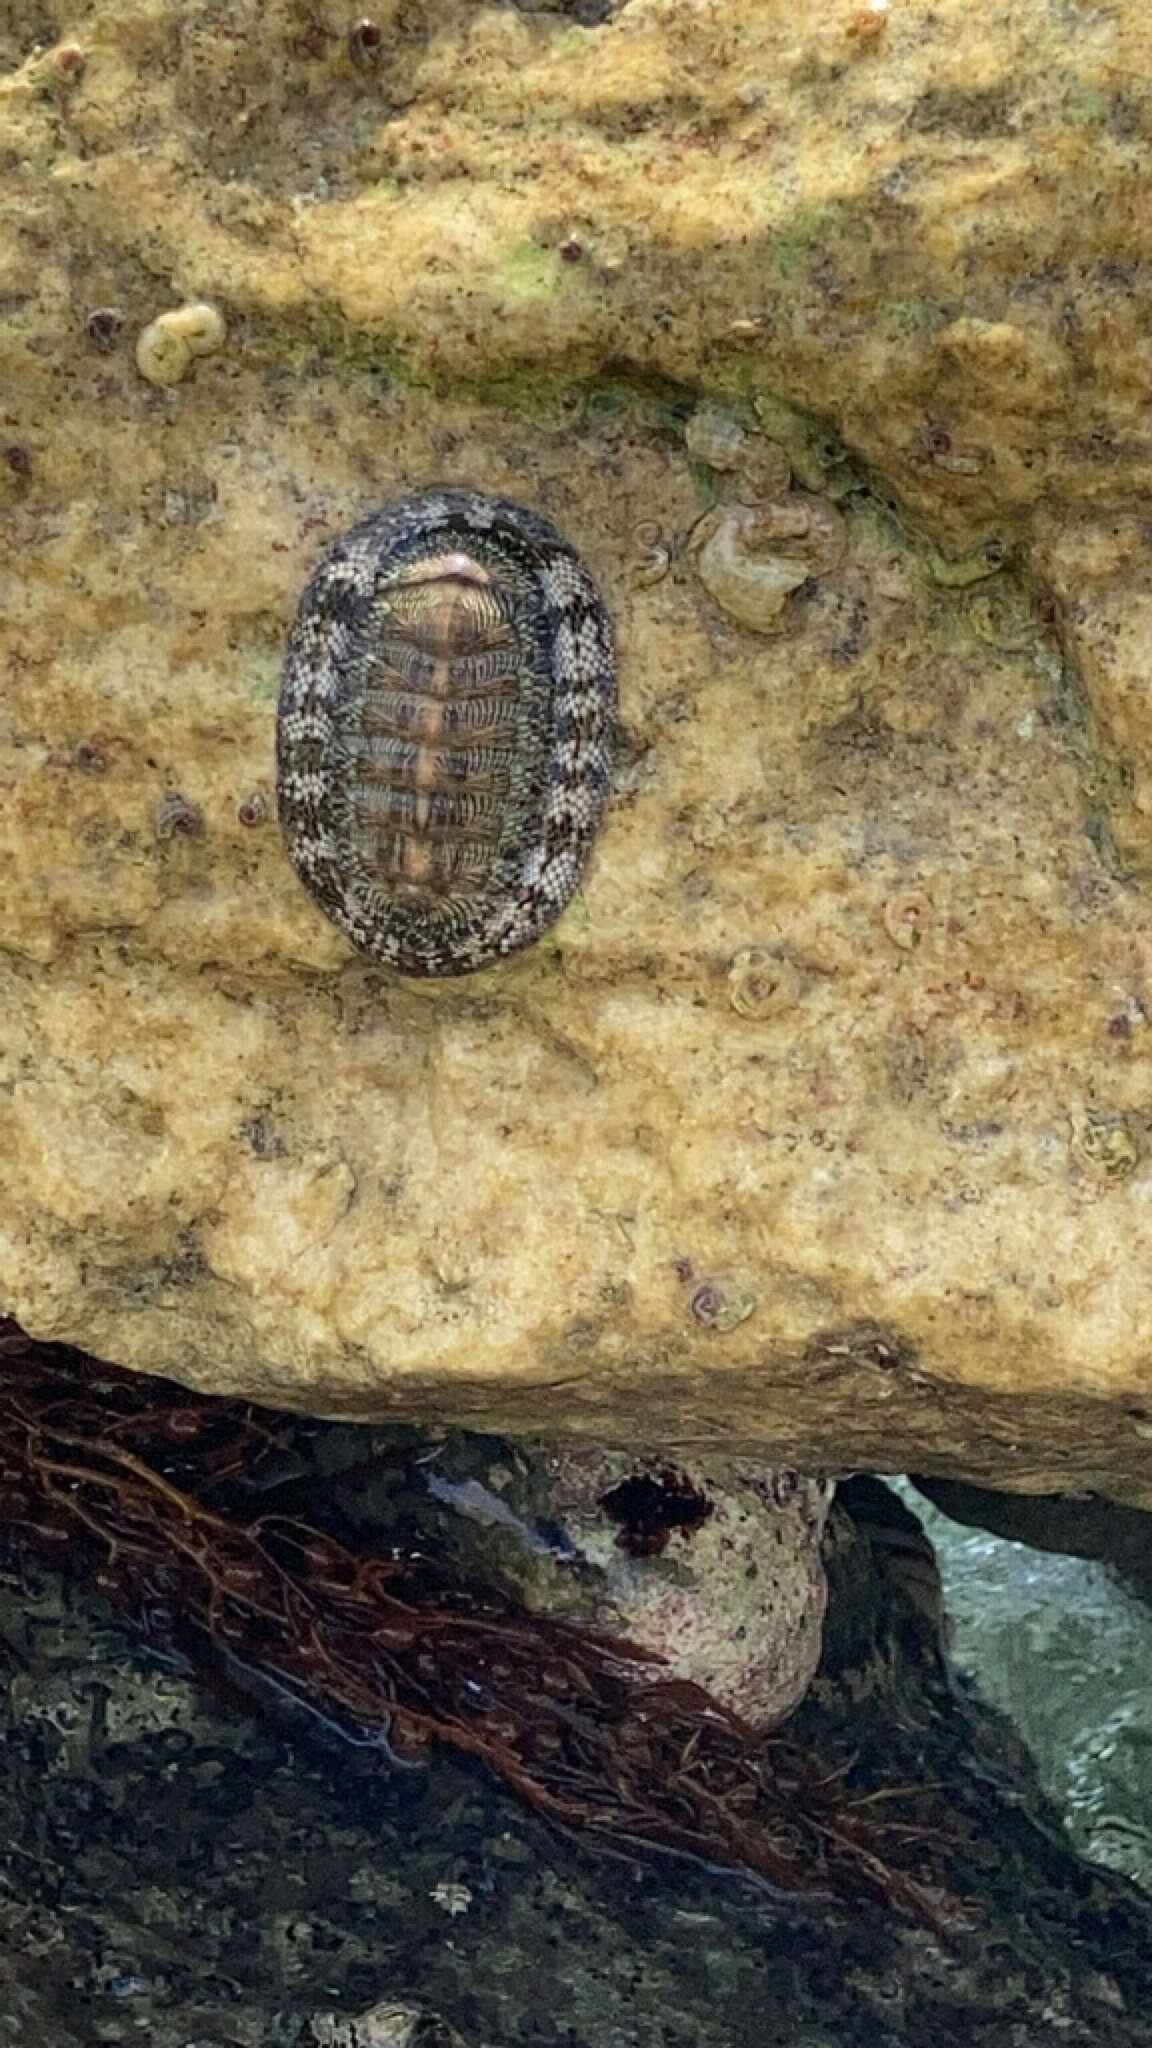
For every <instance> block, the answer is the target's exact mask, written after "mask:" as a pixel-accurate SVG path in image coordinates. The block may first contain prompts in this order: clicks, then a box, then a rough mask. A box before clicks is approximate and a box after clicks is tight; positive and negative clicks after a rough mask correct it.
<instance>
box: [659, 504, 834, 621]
mask: <svg viewBox="0 0 1152 2048" xmlns="http://www.w3.org/2000/svg"><path fill="white" fill-rule="evenodd" d="M692 546H693V548H694V549H695V550H696V551H697V561H696V568H697V573H698V575H699V577H700V581H701V583H702V584H703V585H704V588H705V589H706V590H707V591H708V592H709V594H710V596H711V597H713V598H714V599H715V601H716V603H717V604H718V605H719V606H720V609H721V611H725V612H727V613H728V614H729V616H730V617H731V618H734V619H736V620H738V621H739V623H740V625H742V626H747V627H748V628H749V630H750V631H751V632H753V633H771V632H774V631H775V630H776V628H777V626H778V625H779V623H780V614H781V612H782V611H783V609H784V606H785V603H786V602H787V600H788V598H789V597H790V596H791V594H792V592H793V591H794V590H798V589H799V588H800V585H801V584H802V583H804V582H806V581H807V579H808V577H809V576H811V575H814V574H819V573H821V572H822V571H826V570H828V569H830V568H832V567H834V566H835V564H836V563H837V562H838V561H839V560H840V557H841V555H842V554H843V552H844V523H843V521H842V519H841V518H840V515H839V513H838V512H837V511H836V509H835V507H834V506H833V505H831V504H829V503H828V501H827V500H826V499H823V498H816V497H810V496H808V495H807V494H806V493H805V492H801V491H795V492H791V493H790V494H789V495H788V496H787V497H786V498H784V499H782V500H780V501H778V502H777V503H774V504H770V505H718V506H716V507H715V509H714V510H713V511H711V512H707V513H705V515H704V518H703V519H702V520H700V522H699V524H698V525H697V526H696V528H695V530H694V532H693V535H692Z"/></svg>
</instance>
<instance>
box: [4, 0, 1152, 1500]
mask: <svg viewBox="0 0 1152 2048" xmlns="http://www.w3.org/2000/svg"><path fill="white" fill-rule="evenodd" d="M591 15H603V17H604V19H603V20H602V21H600V22H599V23H598V24H595V23H593V24H589V22H588V17H589V16H591ZM1145 53H1146V19H1145V15H1144V10H1143V9H1142V8H1138V7H1137V6H1136V5H1135V4H1132V0H1130V4H1123V0H1121V4H1118V5H1117V6H1115V7H1113V8H1110V9H1109V10H1108V11H1107V12H1106V13H1105V12H1103V11H1100V10H1090V9H1087V8H1079V7H1074V6H1073V7H1056V6H1053V7H1051V8H1048V7H1035V8H1029V9H1019V10H1011V11H1005V12H1003V13H1001V14H998V15H996V14H994V15H993V16H988V15H987V14H985V13H980V12H979V11H976V10H973V9H971V8H970V6H968V5H967V4H966V0H935V4H933V5H931V6H930V5H928V4H927V0H903V4H900V5H894V6H893V7H892V8H891V9H890V10H889V11H888V13H887V14H886V15H885V14H880V13H874V12H870V11H869V10H868V9H867V8H860V7H854V6H853V5H851V4H845V5H844V6H842V7H839V8H836V7H833V8H829V7H828V6H827V5H826V4H825V0H818V4H817V0H798V4H797V5H794V6H792V7H790V8H788V9H787V10H786V11H783V12H782V11H781V10H780V9H778V8H775V7H769V6H765V5H762V4H758V0H724V4H722V5H721V4H719V0H716V4H702V5H697V6H692V7H685V6H684V4H683V0H629V4H627V5H625V6H623V7H618V8H608V7H605V8H602V9H597V8H594V7H592V8H568V9H562V10H556V9H552V10H551V11H541V12H539V13H533V12H531V11H529V10H527V9H525V8H522V7H519V6H504V7H494V6H493V7H489V6H477V5H474V4H471V0H437V4H436V5H435V6H432V5H431V4H429V5H427V6H422V5H421V4H419V0H385V4H383V5H382V6H381V7H380V8H379V9H378V10H376V12H375V14H374V15H373V16H371V17H365V18H363V19H362V20H360V21H359V22H358V23H355V24H354V22H353V17H352V16H351V15H350V13H349V11H348V10H346V9H345V8H344V7H343V6H342V5H338V4H335V0H312V4H309V5H308V6H304V5H301V4H297V0H269V4H266V5H257V0H230V4H229V5H228V6H226V7H224V8H221V7H218V6H215V5H212V6H209V5H198V4H193V5H190V6H185V7H181V8H180V9H178V10H177V9H171V8H168V7H163V6H159V5H156V4H153V0H89V4H87V5H82V6H81V7H80V8H79V9H76V10H70V11H68V12H67V13H66V12H65V11H64V9H63V8H62V7H58V6H56V5H55V4H54V0H43V4H41V5H39V6H38V7H37V8H36V9H35V10H33V11H32V13H31V14H30V12H29V10H28V8H27V7H26V6H24V5H23V4H19V5H18V4H11V5H8V6H2V5H0V65H2V66H3V67H4V69H3V75H2V77H0V219H2V222H3V226H2V229H0V279H2V286H0V288H2V291H3V315H2V321H0V386H2V389H3V443H4V445H3V448H2V449H0V455H2V458H3V459H2V460H0V522H2V538H3V566H2V567H0V582H2V593H0V594H2V604H0V613H2V616H3V621H4V623H3V627H2V628H0V630H2V633H3V638H4V664H5V666H4V675H5V687H4V693H3V701H2V705H0V790H2V792H3V802H2V811H0V947H2V948H3V951H2V952H0V1002H2V1005H3V1018H4V1032H3V1044H2V1048H0V1075H2V1080H3V1086H2V1090H0V1150H2V1156H3V1158H4V1161H5V1202H4V1207H3V1213H2V1214H0V1306H2V1307H3V1308H4V1309H6V1310H8V1311H10V1312H12V1313H14V1314H16V1315H18V1316H19V1317H20V1319H21V1320H22V1321H23V1322H24V1324H25V1325H26V1326H27V1327H28V1328H29V1329H30V1330H32V1331H33V1332H34V1333H36V1334H37V1335H40V1336H45V1337H56V1338H67V1339H69V1340H71V1341H75V1342H77V1343H81V1344H83V1345H84V1346H86V1347H87V1348H89V1349H90V1350H93V1351H95V1352H97V1353H101V1354H103V1355H105V1356H107V1357H111V1358H115V1359H118V1360H120V1361H122V1362H124V1363H129V1364H131V1363H136V1364H139V1365H143V1366H147V1367H149V1368H151V1369H153V1370H160V1371H168V1372H170V1373H172V1374H174V1375H177V1376H179V1377H183V1378H185V1379H187V1380H189V1381H190V1382H193V1383H195V1384H197V1385H199V1386H204V1387H209V1388H213V1389H216V1390H228V1389H237V1390H242V1391H244V1392H246V1393H249V1394H252V1395H255V1396H258V1397H263V1398H265V1399H269V1400H273V1401H276V1402H280V1403H287V1404H296V1405H300V1406H306V1407H309V1408H313V1409H317V1410H321V1411H325V1412H328V1413H344V1414H355V1415H361V1416H369V1417H370V1416H382V1415H385V1414H390V1413H396V1412H398V1411H400V1412H409V1413H412V1414H420V1413H423V1414H429V1413H432V1412H436V1413H444V1414H450V1415H452V1416H454V1417H457V1418H460V1419H471V1420H473V1421H485V1422H493V1423H498V1424H500V1425H501V1426H502V1427H504V1428H507V1429H513V1430H515V1429H525V1428H535V1429H540V1430H544V1431H547V1432H548V1433H549V1434H550V1435H553V1436H554V1435H556V1434H557V1433H558V1432H565V1431H571V1432H573V1433H576V1434H584V1435H587V1434H593V1435H595V1436H597V1437H599V1438H602V1439H609V1438H614V1439H616V1440H618V1441H635V1440H644V1441H650V1442H651V1441H655V1442H659V1443H665V1442H672V1441H687V1442H691V1443H694V1444H696V1445H697V1446H706V1445H708V1444H716V1443H723V1444H726V1445H729V1446H733V1447H737V1448H739V1447H740V1446H744V1447H746V1448H748V1449H751V1448H754V1447H757V1446H760V1447H763V1446H770V1447H771V1448H772V1452H773V1458H774V1461H775V1462H776V1463H783V1462H787V1463H790V1464H800V1465H801V1466H803V1465H805V1464H808V1465H811V1466H821V1467H827V1466H832V1465H836V1464H843V1465H846V1466H847V1465H872V1466H897V1467H912V1468H913V1469H917V1470H921V1471H927V1472H931V1471H934V1470H935V1471H941V1472H949V1471H950V1472H953V1473H958V1474H963V1475H966V1476H968V1477H970V1478H972V1479H975V1480H980V1479H981V1478H985V1479H993V1480H994V1481H995V1483H996V1484H998V1485H1001V1486H1004V1485H1017V1486H1024V1487H1032V1488H1035V1489H1048V1490H1060V1489H1062V1488H1065V1487H1069V1486H1076V1487H1084V1486H1089V1487H1096V1488H1098V1489H1099V1490H1102V1491H1106V1492H1110V1493H1112V1494H1114V1495H1117V1496H1119V1497H1122V1498H1128V1499H1131V1500H1133V1501H1139V1500H1141V1499H1147V1498H1149V1497H1150V1488H1149V1483H1148V1480H1147V1468H1148V1452H1149V1440H1150V1438H1152V1376H1150V1372H1149V1365H1148V1346H1147V1340H1146V1337H1145V1334H1144V1328H1143V1323H1144V1312H1145V1303H1146V1300H1147V1292H1148V1283H1147V1275H1148V1273H1149V1271H1150V1270H1152V1147H1150V1145H1149V1134H1150V1133H1152V1093H1150V1091H1149V1086H1148V1081H1147V1077H1146V1071H1145V1055H1146V1039H1147V1035H1148V1032H1149V1028H1150V1022H1149V1020H1150V1018H1152V989H1150V986H1149V978H1150V964H1152V907H1150V904H1149V900H1148V896H1147V892H1146V886H1145V883H1146V877H1147V875H1148V872H1149V870H1150V868H1152V828H1150V826H1149V822H1148V820H1149V816H1150V815H1152V794H1150V793H1149V792H1150V790H1152V720H1150V719H1149V717H1148V715H1147V711H1146V704H1147V687H1146V681H1145V674H1144V667H1145V657H1144V648H1145V646H1146V642H1147V634H1146V631H1145V626H1144V624H1143V623H1142V622H1143V621H1145V620H1146V617H1147V614H1148V609H1149V603H1150V598H1149V592H1150V591H1152V556H1150V553H1149V543H1148V537H1147V529H1146V523H1145V522H1144V520H1143V518H1142V516H1141V515H1140V513H1139V510H1138V498H1139V494H1140V493H1142V492H1145V491H1146V490H1147V488H1148V484H1149V481H1150V480H1152V438H1150V437H1149V434H1148V428H1147V411H1148V391H1149V385H1150V382H1152V342H1150V341H1149V338H1148V337H1149V335H1150V334H1152V318H1150V312H1152V308H1150V304H1149V300H1150V290H1149V284H1148V277H1149V272H1148V268H1147V261H1148V254H1149V243H1150V241H1152V205H1150V204H1149V197H1150V195H1149V190H1148V186H1149V173H1148V168H1147V166H1148V161H1149V156H1148V146H1147V145H1148V134H1149V130H1150V128H1152V108H1150V105H1149V100H1148V96H1147V95H1146V94H1145V93H1144V92H1143V91H1142V89H1141V88H1140V86H1139V83H1138V81H1139V80H1140V78H1141V77H1142V75H1143V72H1144V68H1145ZM187 304H200V305H203V304H206V305H208V306H210V307H214V308H216V309H217V310H218V311H219V312H220V314H221V315H222V316H223V320H224V323H225V328H226V332H225V333H224V338H223V343H222V346H221V347H220V348H219V350H218V352H217V353H215V354H211V355H207V354H205V355H201V356H197V357H195V358H194V359H193V360H192V361H191V362H190V363H188V364H186V365H184V366H183V368H182V374H181V378H180V381H178V382H174V383H170V384H165V383H157V382H153V381H149V380H148V379H147V378H145V377H144V376H142V375H141V372H140V370H139V369H138V367H137V355H136V350H137V344H138V342H139V340H140V337H141V336H142V335H143V334H144V333H145V332H146V330H148V329H149V328H150V326H151V325H152V323H154V322H156V321H157V320H160V319H162V318H163V317H164V316H165V315H166V314H168V313H171V312H174V311H175V310H176V309H178V308H180V307H181V306H183V305H187ZM185 324H187V323H185ZM702 400H706V401H707V402H708V403H709V404H710V405H711V406H713V407H719V408H720V409H721V411H723V410H725V409H727V412H728V414H729V415H730V417H731V418H732V419H733V420H734V421H735V422H736V429H737V431H736V432H735V434H734V436H733V435H730V436H729V439H730V440H731V439H734V440H735V441H737V442H738V441H739V431H738V430H739V429H743V431H744V433H745V435H753V436H759V437H761V440H762V442H763V444H764V449H763V450H762V451H761V452H762V454H764V451H767V454H766V455H765V460H764V462H763V464H762V470H763V471H764V472H765V473H766V472H773V473H774V476H775V486H774V487H775V488H778V487H779V483H780V478H781V476H782V474H783V473H784V472H785V471H787V472H790V475H791V479H792V484H791V493H790V496H791V498H792V499H793V500H794V501H796V502H795V503H794V504H793V505H792V510H793V511H795V510H796V507H797V505H800V506H801V507H802V508H812V507H814V506H817V505H818V506H819V507H820V508H821V510H820V513H819V518H820V519H821V520H823V521H824V523H825V526H827V527H829V528H830V526H831V523H832V519H833V514H832V512H831V510H830V509H829V508H832V507H834V508H835V513H836V515H837V530H839V524H838V522H839V521H842V522H843V534H844V544H843V548H842V550H841V551H840V552H837V551H836V550H835V549H833V550H830V551H828V553H827V554H826V556H825V557H822V558H821V559H820V560H819V561H815V562H814V563H813V564H811V565H810V567H811V573H810V574H809V575H808V576H807V578H806V580H804V581H803V582H801V583H800V584H799V585H798V587H796V588H795V590H794V591H793V594H792V595H790V596H786V601H785V602H784V604H783V607H782V609H781V610H780V613H779V617H778V618H777V619H775V620H769V619H768V618H767V617H766V615H764V614H762V613H758V614H757V621H758V627H759V629H756V630H754V629H753V627H750V626H749V625H748V624H747V623H746V622H745V621H744V620H743V619H742V618H740V617H736V616H733V615H732V614H731V613H730V612H729V611H727V610H722V609H720V607H719V605H718V604H717V603H716V602H715V601H714V600H713V598H712V597H710V596H709V595H708V594H707V592H706V590H705V589H704V587H703V585H702V583H701V581H700V578H699V574H698V570H697V561H698V559H699V556H698V552H697V551H695V550H694V548H693V545H692V535H693V531H694V529H695V528H696V526H697V524H698V522H699V521H700V520H701V518H703V517H704V516H705V515H706V514H711V513H713V512H714V510H715V509H716V508H717V507H720V508H721V511H722V516H721V519H720V521H719V522H717V521H713V527H714V529H715V530H722V531H724V532H725V533H726V534H731V533H737V534H738V533H739V532H740V531H742V530H743V528H744V526H746V525H747V521H745V520H744V518H743V515H740V516H739V517H736V516H735V515H724V514H723V509H722V508H723V507H724V506H725V505H726V504H728V505H740V504H743V503H745V501H746V498H747V495H748V494H747V492H745V491H744V490H743V489H742V485H741V481H740V477H739V475H738V474H735V473H734V472H733V471H732V470H731V469H729V468H726V467H725V466H724V461H723V460H721V462H720V464H719V466H717V463H716V461H715V459H713V460H712V461H708V460H704V459H703V458H702V456H701V454H700V453H698V452H694V451H693V450H692V449H690V447H689V445H688V442H687V441H686V438H685V430H686V428H687V426H688V423H689V421H690V420H691V419H692V418H693V416H694V415H696V414H697V412H698V408H699V405H700V402H701V401H702ZM722 439H723V436H721V440H722ZM696 445H697V449H699V448H700V447H701V446H704V444H703V443H701V442H700V440H699V437H697V441H696ZM781 449H782V450H783V451H784V454H783V456H780V454H779V451H780V450H781ZM773 450H775V451H776V453H775V454H773V453H772V451H773ZM445 478H447V479H457V480H461V481H467V482H470V483H475V484H479V485H481V486H482V487H484V488H487V489H491V490H496V491H505V492H508V493H509V494H511V495H513V496H516V497H518V498H521V499H524V500H527V501H529V502H531V503H534V504H537V505H539V506H541V507H542V509H544V510H545V511H546V512H547V513H548V514H549V515H550V516H551V517H553V518H554V519H556V520H557V522H558V523H559V524H560V525H561V526H562V527H563V529H564V530H565V532H566V533H568V534H569V536H570V538H571V539H572V540H573V542H574V543H575V545H576V546H577V547H578V548H579V549H580V550H581V552H582V553H583V554H584V555H585V556H586V558H587V559H588V561H589V563H590V564H591V566H592V567H593V569H594V571H595V573H596V574H597V576H598V578H599V579H600V581H601V583H602V586H603V588H604V590H605V592H606V594H607V596H608V598H609V601H610V603H611V605H612V607H613V609H614V610H615V612H616V615H617V619H618V624H619V633H620V642H621V683H622V712H623V721H624V732H623V735H622V744H621V760H620V767H619V771H618V776H617V789H616V796H615V800H614V803H613V806H612V808H611V810H610V813H609V817H608V821H607V824H606V826H605V829H604V831H603V834H602V837H601V840H600V843H599V846H598V849H597V852H596V854H595V855H594V858H593V862H592V865H591V868H590V870H589V874H588V879H587V885H586V888H585V890H584V891H583V893H582V897H581V898H580V900H578V901H577V903H576V904H575V905H574V906H573V907H572V908H571V909H570V910H569V912H568V913H567V914H566V916H565V918H564V919H563V921H562V923H561V924H560V925H559V926H558V927H557V929H556V931H555V933H554V934H553V935H551V936H550V937H549V938H548V939H547V940H546V941H545V942H543V943H542V944H541V945H539V946H537V947H536V948H535V949H534V950H533V951H532V952H530V953H528V954H526V955H524V956H523V957H521V958H519V959H517V960H515V961H513V962H510V963H508V964H506V965H504V966H501V967H500V968H499V969H496V970H493V971H491V972H488V973H485V974H482V975H479V976H477V977H475V978H474V979H471V980H469V981H465V982H461V983H453V984H433V983H424V984H418V983H411V982H403V981H400V980H398V979H396V978H394V977H389V976H387V975H385V974H384V973H383V972H380V971H377V970H375V969H374V968H373V967H372V966H371V965H370V964H369V963H366V962H365V961H363V960H362V959H358V958H355V957H353V956H352V954H351V953H350V950H349V948H348V947H347V945H346V944H345V943H344V941H343V940H342V939H341V938H340V936H339V935H338V934H337V933H336V932H335V930H334V929H332V928H331V927H329V926H328V925H326V924H325V922H324V920H323V918H322V917H321V916H320V914H319V912H318V911H317V910H316V909H315V908H314V907H313V905H312V904H311V903H310V902H309V901H308V899H307V898H306V897H305V896H304V894H303V892H302V891H301V890H300V889H299V888H298V886H297V885H296V883H295V882H294V880H293V877H292V873H291V870H290V868H289V865H288V863H287V860H286V859H285V857H284V854H283V852H282V850H281V848H280V845H279V842H278V837H277V832H276V827H275V819H274V807H273V801H272V733H273V720H274V709H275V695H276V687H277V675H278V666H279V658H280V649H281V646H282V642H283V637H284V633H285V630H286V627H287V624H288V621H289V619H290V617H291V614H292V611H293V609H294V606H295V603H296V600H297V597H298V594H299V590H300V587H301V585H302V583H303V580H304V577H305V575H306V573H307V571H308V569H309V567H310V566H311V564H312V562H313V561H314V560H315V558H316V556H317V555H318V553H319V552H320V550H321V548H322V547H323V545H324V544H325V542H326V540H327V539H328V538H329V537H330V536H331V535H332V534H334V533H335V532H337V531H338V530H340V529H341V528H342V527H344V526H346V525H347V524H349V523H350V522H351V521H352V520H353V519H354V518H355V517H357V516H358V515H359V514H361V513H362V512H364V511H365V510H367V509H369V508H370V507H371V506H373V505H374V504H376V503H378V502H379V501H381V500H382V499H384V498H386V497H388V496H389V495H391V494H393V493H395V492H396V491H397V490H398V489H400V488H401V487H407V486H410V485H412V484H415V483H420V482H426V481H433V480H437V479H445ZM751 495H752V497H753V499H755V497H756V495H757V493H756V490H755V489H753V491H752V493H751ZM786 503H787V500H786ZM815 516H816V514H815V513H814V512H813V517H815ZM805 517H807V510H806V511H805ZM760 523H761V525H762V524H763V521H761V522H760ZM785 523H787V521H785ZM769 524H772V521H769ZM738 566H739V565H738V564H737V568H738ZM731 569H732V562H731V559H730V551H729V554H728V555H726V557H725V575H726V576H729V572H730V571H731ZM724 587H725V588H728V587H729V584H727V583H726V584H725V586H724ZM765 627H770V630H764V628H765Z"/></svg>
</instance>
